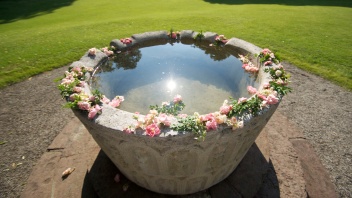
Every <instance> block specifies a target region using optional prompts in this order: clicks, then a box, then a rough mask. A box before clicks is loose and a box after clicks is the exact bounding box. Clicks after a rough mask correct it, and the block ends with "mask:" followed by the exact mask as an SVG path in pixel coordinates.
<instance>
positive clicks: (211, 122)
mask: <svg viewBox="0 0 352 198" xmlns="http://www.w3.org/2000/svg"><path fill="white" fill-rule="evenodd" d="M205 126H206V127H207V131H210V130H216V129H217V128H218V124H217V123H216V119H214V120H209V121H207V122H206V123H205Z"/></svg>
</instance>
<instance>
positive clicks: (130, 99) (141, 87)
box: [93, 43, 256, 113]
mask: <svg viewBox="0 0 352 198" xmlns="http://www.w3.org/2000/svg"><path fill="white" fill-rule="evenodd" d="M222 51H223V50H222ZM140 52H141V54H142V56H141V59H140V60H139V61H138V63H137V67H135V68H134V69H124V68H117V66H116V64H117V63H116V62H115V63H112V67H113V68H114V70H112V71H111V72H101V73H97V74H96V76H97V77H96V79H98V81H97V82H96V83H95V84H93V87H96V88H98V89H99V90H100V91H101V92H102V93H104V94H105V95H106V96H107V97H109V98H113V97H114V96H116V95H123V96H124V97H125V101H124V102H123V103H122V105H121V109H124V110H127V111H131V112H135V111H140V112H141V113H147V112H148V110H149V105H155V104H158V105H160V104H161V102H163V101H170V100H172V99H173V97H174V96H175V95H176V94H180V95H181V96H182V97H183V101H184V103H185V104H186V108H185V110H184V112H185V113H192V112H194V111H198V112H200V113H208V112H214V111H217V110H218V109H219V107H220V106H221V104H222V103H223V101H224V100H225V99H228V98H229V97H233V98H239V97H247V96H248V93H247V90H246V88H247V86H248V85H253V86H256V84H255V83H256V82H254V81H255V80H254V79H253V78H250V77H249V74H248V73H246V72H244V70H243V69H242V67H241V66H242V63H241V61H239V60H238V59H237V58H236V57H234V56H232V55H231V56H228V57H227V58H225V59H222V60H220V61H215V60H213V59H211V58H210V55H209V54H205V52H204V51H203V50H202V49H200V48H198V47H194V46H193V45H184V44H181V43H174V44H173V45H170V44H167V45H158V46H152V47H146V48H141V49H140ZM222 53H223V52H222ZM120 55H122V54H120ZM212 56H214V54H212ZM215 56H216V54H215ZM110 64H111V63H110ZM119 64H121V63H119ZM122 64H123V63H122ZM103 70H104V67H103Z"/></svg>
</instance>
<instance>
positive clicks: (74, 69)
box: [71, 67, 82, 73]
mask: <svg viewBox="0 0 352 198" xmlns="http://www.w3.org/2000/svg"><path fill="white" fill-rule="evenodd" d="M71 71H74V72H77V73H79V72H82V69H81V68H80V67H74V68H72V70H71Z"/></svg>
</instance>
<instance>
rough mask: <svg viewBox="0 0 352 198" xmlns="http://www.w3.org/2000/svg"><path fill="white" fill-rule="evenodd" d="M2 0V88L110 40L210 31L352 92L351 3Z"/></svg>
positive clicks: (325, 0) (311, 0)
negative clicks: (267, 51) (269, 52)
mask: <svg viewBox="0 0 352 198" xmlns="http://www.w3.org/2000/svg"><path fill="white" fill-rule="evenodd" d="M231 2H232V1H229V0H227V1H226V0H223V1H215V0H214V1H212V0H205V1H203V0H192V1H190V0H169V1H162V0H150V1H142V0H135V1H127V0H120V1H109V0H99V1H96V0H60V1H59V0H33V1H24V0H17V1H16V0H15V1H14V0H11V1H10V0H2V1H1V2H0V38H1V39H0V47H1V48H0V52H1V56H0V87H4V86H7V85H9V84H11V83H15V82H18V81H21V80H23V79H26V78H28V77H30V76H32V75H35V74H38V73H40V72H44V71H47V70H51V69H53V68H57V67H61V66H63V65H67V64H68V63H71V62H73V61H76V60H78V59H79V58H80V57H81V56H82V55H83V54H84V53H85V52H86V50H88V49H89V48H91V47H104V46H107V45H109V43H110V41H111V40H112V39H116V38H122V37H129V36H131V35H132V34H135V33H143V32H146V31H157V30H169V29H170V28H173V29H174V30H186V29H190V30H195V31H201V30H202V31H203V32H204V31H212V32H217V33H219V34H225V36H227V37H228V38H231V37H237V38H241V39H244V40H246V41H248V42H251V43H253V44H255V45H257V46H259V47H262V48H264V47H268V48H270V49H271V50H272V51H274V52H277V53H279V54H280V55H281V57H282V58H283V59H284V60H286V61H289V62H291V63H293V64H295V65H296V66H298V67H300V68H303V69H305V70H307V71H310V72H312V73H315V74H317V75H320V76H322V77H324V78H326V79H329V80H331V81H333V82H335V83H336V84H338V85H341V86H343V87H345V88H347V89H349V90H352V64H351V63H350V61H351V60H352V48H351V46H352V34H351V33H350V32H351V31H352V23H351V22H350V20H351V19H352V2H351V3H349V2H346V1H343V0H341V1H332V0H321V1H314V0H304V1H303V0H296V1H288V0H287V1H285V0H281V1H279V0H268V1H265V2H263V1H258V0H246V1H245V0H237V1H236V3H231Z"/></svg>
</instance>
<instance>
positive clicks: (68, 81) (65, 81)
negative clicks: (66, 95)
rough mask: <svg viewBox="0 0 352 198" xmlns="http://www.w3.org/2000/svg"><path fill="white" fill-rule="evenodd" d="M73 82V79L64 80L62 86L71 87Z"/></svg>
mask: <svg viewBox="0 0 352 198" xmlns="http://www.w3.org/2000/svg"><path fill="white" fill-rule="evenodd" d="M72 82H73V79H70V78H63V79H62V80H61V84H62V85H69V84H71V83H72Z"/></svg>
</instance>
